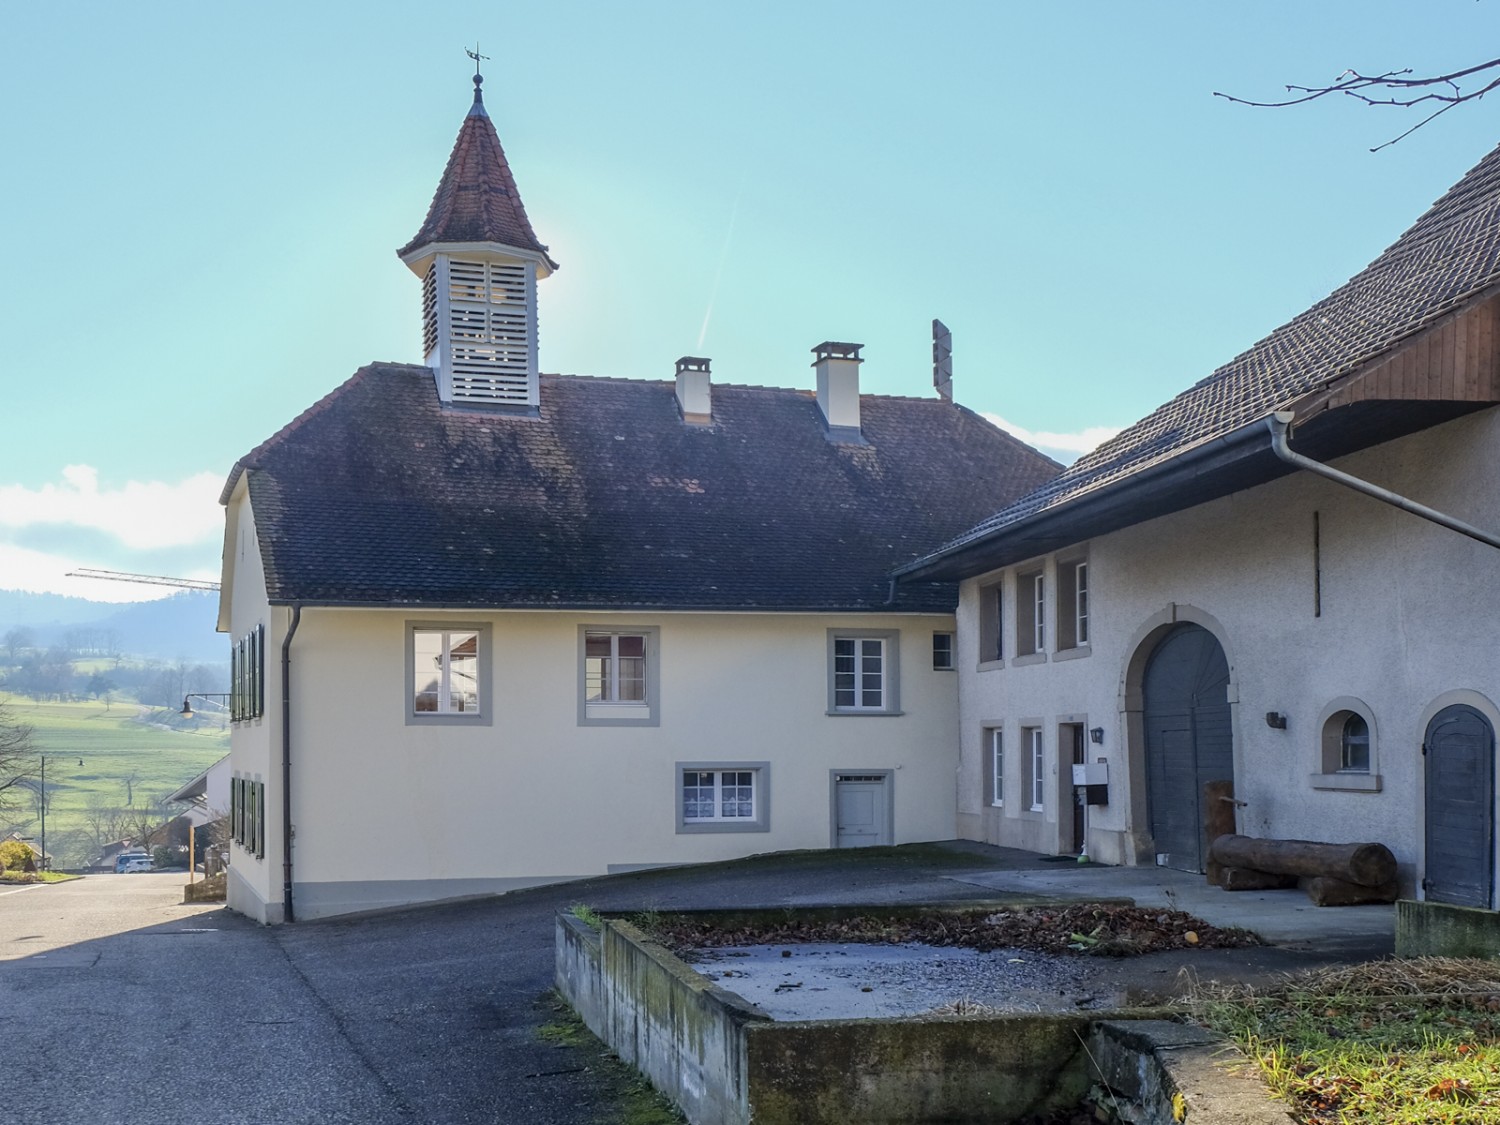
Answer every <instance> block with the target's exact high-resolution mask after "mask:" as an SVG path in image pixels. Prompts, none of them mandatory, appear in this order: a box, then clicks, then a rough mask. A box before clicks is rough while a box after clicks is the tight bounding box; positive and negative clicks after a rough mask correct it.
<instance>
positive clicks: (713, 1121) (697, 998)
mask: <svg viewBox="0 0 1500 1125" xmlns="http://www.w3.org/2000/svg"><path fill="white" fill-rule="evenodd" d="M556 957H557V960H556V970H557V987H558V989H559V991H561V992H562V994H563V995H564V996H565V997H566V998H567V1001H568V1003H570V1004H572V1005H573V1007H574V1009H575V1010H576V1011H577V1012H578V1014H579V1016H580V1017H581V1018H582V1019H583V1022H584V1023H585V1024H586V1025H587V1026H588V1028H589V1030H590V1031H592V1032H593V1033H594V1034H595V1035H597V1036H598V1037H599V1038H600V1039H602V1040H604V1042H606V1043H608V1044H609V1045H610V1046H611V1047H612V1048H614V1050H615V1051H616V1052H617V1053H618V1054H619V1056H620V1058H622V1059H623V1060H625V1061H626V1062H627V1063H630V1064H631V1065H632V1066H634V1067H635V1068H636V1069H637V1070H639V1071H641V1073H643V1074H645V1075H646V1077H648V1078H649V1079H651V1082H652V1084H653V1085H655V1086H656V1088H657V1089H658V1090H661V1091H662V1092H663V1093H665V1094H666V1095H667V1096H668V1097H669V1098H671V1099H672V1101H674V1102H675V1103H677V1105H678V1106H679V1107H680V1108H681V1109H682V1111H683V1113H685V1114H686V1115H687V1118H688V1120H689V1121H691V1122H693V1125H746V1123H748V1122H749V1120H750V1099H749V1096H748V1095H749V1091H748V1089H747V1087H746V1083H745V1035H744V1028H745V1026H746V1025H747V1024H749V1023H752V1022H755V1021H761V1022H766V1023H769V1021H770V1017H769V1016H767V1015H766V1013H765V1012H763V1011H761V1010H760V1009H759V1008H757V1007H755V1006H754V1005H752V1004H748V1003H746V1002H745V1001H744V1000H743V999H741V998H740V997H738V996H736V995H735V994H734V993H732V992H728V991H726V990H725V989H722V988H720V987H718V986H717V985H715V984H713V983H712V982H711V981H709V980H708V979H707V978H706V977H704V976H703V975H702V974H700V973H698V972H696V971H694V970H693V969H692V967H691V966H689V965H686V964H684V963H683V962H682V961H680V960H679V959H678V958H677V957H675V956H673V955H672V953H670V952H669V951H668V950H667V949H665V948H664V947H663V946H661V945H660V944H658V943H657V942H654V941H652V940H650V939H649V938H648V937H646V935H645V934H643V933H641V931H640V930H639V929H637V928H636V927H635V926H632V925H631V924H630V923H629V922H623V921H620V920H617V919H606V920H605V921H604V923H603V925H602V928H601V930H600V931H599V932H597V933H596V932H595V931H594V930H592V929H591V928H590V927H588V926H587V925H585V924H584V923H582V922H580V921H578V919H576V918H573V917H571V916H567V915H560V916H559V917H558V924H557V953H556Z"/></svg>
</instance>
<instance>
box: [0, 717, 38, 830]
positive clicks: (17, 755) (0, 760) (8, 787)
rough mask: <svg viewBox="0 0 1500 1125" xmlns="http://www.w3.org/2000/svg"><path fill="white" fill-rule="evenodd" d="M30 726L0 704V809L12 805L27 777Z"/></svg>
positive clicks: (28, 772)
mask: <svg viewBox="0 0 1500 1125" xmlns="http://www.w3.org/2000/svg"><path fill="white" fill-rule="evenodd" d="M31 755H32V747H31V728H30V727H29V726H27V725H26V724H25V723H23V722H21V721H20V720H19V719H16V718H13V717H12V716H11V714H10V712H9V711H7V710H6V709H5V707H4V706H0V810H8V809H12V808H15V807H16V805H17V804H18V803H19V802H18V800H17V798H18V796H19V795H20V793H21V787H22V786H23V784H24V783H26V782H28V781H30V779H31V773H32V765H31Z"/></svg>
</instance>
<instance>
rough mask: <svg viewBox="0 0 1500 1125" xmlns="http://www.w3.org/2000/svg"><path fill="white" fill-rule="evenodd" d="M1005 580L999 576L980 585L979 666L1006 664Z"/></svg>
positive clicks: (991, 666)
mask: <svg viewBox="0 0 1500 1125" xmlns="http://www.w3.org/2000/svg"><path fill="white" fill-rule="evenodd" d="M1007 647H1008V646H1007V644H1006V639H1005V581H1004V576H1003V575H1002V576H1001V577H999V578H995V579H992V580H990V581H987V582H984V583H982V584H981V585H980V587H979V666H980V668H1003V667H1004V666H1005V650H1006V648H1007Z"/></svg>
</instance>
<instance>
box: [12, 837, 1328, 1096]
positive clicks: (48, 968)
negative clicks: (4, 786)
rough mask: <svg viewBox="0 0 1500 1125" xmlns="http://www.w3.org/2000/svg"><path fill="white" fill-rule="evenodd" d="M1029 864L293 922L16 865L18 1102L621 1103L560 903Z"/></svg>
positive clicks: (610, 889) (1256, 963)
mask: <svg viewBox="0 0 1500 1125" xmlns="http://www.w3.org/2000/svg"><path fill="white" fill-rule="evenodd" d="M1027 866H1033V867H1040V864H1039V863H1037V862H1035V861H1034V857H1025V856H1023V855H1022V854H1021V853H1015V852H1004V851H1002V849H996V848H986V847H984V846H982V845H953V846H950V847H941V846H928V847H921V846H919V847H916V848H908V849H894V850H892V849H878V850H874V851H872V852H866V853H861V854H859V855H857V856H854V855H851V853H849V852H842V853H834V852H823V853H793V854H792V855H790V856H778V857H763V858H760V859H751V860H745V861H740V862H738V863H733V864H715V865H710V866H706V867H699V868H679V869H675V870H665V871H651V872H637V873H634V874H631V875H625V876H614V877H611V878H603V879H595V880H590V881H587V882H581V883H569V884H565V885H563V886H560V887H552V888H538V889H535V890H531V891H524V892H519V893H516V894H511V895H506V896H503V897H500V898H490V899H483V900H477V901H473V902H467V903H457V904H452V905H448V906H440V907H430V908H425V909H418V910H409V911H404V912H400V913H390V914H384V915H379V916H372V917H366V918H360V919H352V920H348V921H336V922H316V923H299V924H297V925H294V926H281V927H273V928H268V927H261V926H257V925H254V924H253V923H251V922H248V921H246V920H245V919H243V918H241V917H239V916H238V915H234V914H230V913H229V912H227V911H225V910H223V909H222V908H219V907H214V906H184V905H182V904H181V902H180V899H181V893H182V891H181V886H182V882H183V876H182V875H181V874H151V875H97V876H90V877H88V878H86V879H82V880H78V881H75V882H70V883H64V884H57V885H52V886H39V887H33V888H26V889H22V890H13V889H11V888H8V887H5V888H0V1028H3V1029H4V1036H3V1039H0V1042H3V1043H4V1053H5V1060H6V1062H5V1066H4V1068H3V1070H0V1112H3V1113H4V1114H5V1116H6V1118H7V1120H8V1121H10V1122H14V1123H16V1125H53V1123H56V1125H113V1123H119V1125H137V1123H140V1125H145V1123H148V1122H149V1123H151V1125H175V1123H178V1122H182V1123H188V1122H192V1123H194V1125H203V1123H208V1125H238V1123H242V1122H243V1123H256V1125H260V1123H266V1122H276V1123H278V1125H281V1123H293V1122H307V1123H314V1122H316V1123H319V1125H323V1123H338V1122H357V1123H360V1125H384V1123H386V1122H424V1123H425V1122H432V1123H442V1125H448V1123H470V1122H476V1123H477V1122H484V1123H490V1122H498V1123H507V1125H509V1123H516V1125H602V1123H608V1122H613V1121H616V1120H618V1119H619V1116H620V1113H621V1109H622V1106H623V1105H624V1104H625V1103H624V1099H625V1097H626V1094H625V1090H626V1086H627V1084H628V1076H627V1075H626V1074H625V1073H624V1071H623V1069H622V1068H621V1067H620V1066H619V1065H618V1064H617V1063H615V1064H611V1063H609V1062H608V1061H607V1060H606V1059H605V1058H604V1056H603V1053H602V1052H601V1051H600V1050H599V1048H598V1047H597V1044H594V1043H592V1041H591V1042H589V1043H585V1044H583V1045H581V1046H561V1047H560V1046H556V1045H554V1044H553V1043H551V1042H549V1041H547V1040H545V1039H544V1038H543V1037H541V1036H540V1035H539V1034H538V1031H539V1029H541V1028H542V1027H543V1026H544V1025H547V1024H549V1023H552V1022H553V1021H555V1020H556V1019H557V1018H558V1011H557V1010H556V1008H555V1007H554V1005H553V1002H552V1000H551V997H550V990H551V987H552V942H553V918H554V915H555V913H556V912H557V911H558V910H560V909H565V908H566V907H567V906H569V905H570V904H572V903H576V902H585V903H588V904H589V905H591V906H594V907H596V908H599V909H603V910H653V909H662V910H665V909H672V908H683V907H731V906H744V907H750V906H784V905H799V904H813V903H879V902H924V901H955V900H959V899H991V900H992V899H995V898H996V897H1004V896H997V893H996V891H995V890H994V889H993V888H992V887H985V886H979V885H976V884H974V883H968V882H962V881H959V880H958V879H956V878H954V877H955V876H957V877H962V876H965V875H967V874H968V873H970V872H972V871H974V870H976V869H983V870H994V869H995V868H997V867H1006V868H1011V869H1016V868H1020V867H1027ZM1196 957H1197V960H1198V964H1199V965H1200V966H1201V967H1203V968H1207V967H1208V965H1209V963H1210V962H1209V961H1207V960H1205V959H1204V955H1203V954H1199V955H1196ZM1236 958H1240V959H1243V960H1244V966H1243V967H1244V968H1246V969H1247V970H1248V969H1251V968H1252V967H1253V968H1254V969H1255V970H1257V971H1260V972H1269V971H1272V970H1275V969H1279V968H1292V967H1296V965H1297V964H1300V963H1303V962H1304V961H1305V960H1306V958H1307V955H1305V954H1287V955H1283V954H1282V953H1281V952H1280V951H1275V950H1260V951H1254V954H1253V957H1252V956H1251V954H1250V953H1248V952H1247V951H1221V957H1219V958H1215V959H1214V963H1215V964H1216V965H1218V966H1220V967H1233V966H1234V965H1236V964H1238V962H1237V961H1236ZM1288 958H1290V959H1288ZM1085 960H1086V961H1092V962H1095V963H1097V962H1098V961H1100V960H1101V959H1097V958H1095V959H1085ZM1135 961H1136V962H1141V964H1140V965H1139V971H1140V972H1142V973H1152V974H1156V977H1157V979H1159V978H1160V977H1161V976H1162V975H1164V974H1166V973H1167V972H1168V971H1170V972H1171V973H1174V974H1175V971H1176V966H1175V964H1173V965H1168V964H1167V963H1166V962H1162V963H1158V964H1155V965H1154V966H1153V965H1150V964H1147V963H1146V962H1147V959H1144V958H1139V959H1135ZM1252 961H1253V965H1252V963H1251V962H1252ZM1131 963H1133V962H1127V963H1126V964H1131ZM1119 965H1120V963H1118V962H1115V963H1112V967H1111V969H1110V971H1111V972H1118V967H1119ZM1099 968H1100V969H1103V968H1104V966H1102V965H1101V966H1099ZM1080 971H1081V972H1084V971H1091V970H1090V969H1088V968H1087V967H1086V966H1085V965H1083V964H1081V965H1080Z"/></svg>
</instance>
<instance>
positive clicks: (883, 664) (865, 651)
mask: <svg viewBox="0 0 1500 1125" xmlns="http://www.w3.org/2000/svg"><path fill="white" fill-rule="evenodd" d="M480 82H481V79H480V78H479V77H478V76H477V75H476V77H475V90H474V101H473V108H472V109H471V110H470V112H469V114H468V116H467V117H466V118H465V120H464V122H463V125H462V127H461V129H460V131H459V134H458V139H457V142H456V143H455V145H454V148H453V153H452V156H451V158H450V160H449V162H448V165H447V167H446V169H445V170H444V171H443V173H442V176H441V179H440V182H439V185H438V188H437V192H436V194H435V196H434V198H433V201H432V205H431V208H430V210H429V211H428V214H427V217H426V220H425V221H424V222H423V223H422V225H421V228H420V230H419V231H418V233H417V235H416V236H415V237H414V238H413V239H412V240H411V241H410V242H409V243H408V244H407V245H406V246H405V247H403V248H402V250H401V251H400V252H399V253H400V258H401V260H402V261H403V262H404V263H405V264H406V265H407V266H408V267H409V268H410V269H411V270H412V271H413V273H414V274H415V275H416V276H417V278H418V279H420V289H419V290H418V289H417V288H416V287H414V291H413V292H414V297H415V296H416V295H417V294H418V293H420V302H421V305H420V308H421V316H420V318H418V317H417V316H416V315H414V316H413V327H414V329H415V328H416V327H417V324H418V323H419V322H420V326H421V329H422V334H423V335H422V338H423V349H424V355H423V360H422V362H421V363H414V364H398V363H375V364H371V365H369V366H367V367H365V368H363V369H361V370H360V371H358V372H356V373H355V374H354V375H353V377H351V378H350V379H349V380H348V381H347V382H345V383H343V384H342V385H340V386H338V387H337V388H336V389H334V390H333V391H332V392H331V393H329V394H328V395H327V396H326V397H324V398H323V399H321V400H320V401H318V402H317V403H315V404H314V405H312V406H311V407H309V408H308V409H307V410H306V411H305V412H303V413H302V414H301V415H300V416H299V417H297V418H295V419H294V420H292V421H291V422H290V423H288V424H287V425H286V426H285V427H284V428H283V429H281V430H280V431H279V432H278V433H276V434H274V435H272V436H271V437H269V438H268V439H267V440H266V441H264V442H263V443H262V444H260V445H259V446H257V447H256V448H255V449H253V450H252V451H250V452H249V453H247V454H246V455H245V456H243V457H241V458H240V459H239V460H238V461H237V462H236V463H235V465H234V467H233V470H232V471H231V473H230V475H229V478H228V481H227V483H226V485H225V487H224V491H223V495H222V501H223V503H224V504H225V507H226V531H225V546H224V568H223V583H222V591H223V592H222V596H221V608H220V618H219V627H220V629H221V630H223V631H225V632H227V633H229V634H230V635H231V637H232V638H233V644H234V652H235V661H234V698H233V701H232V702H233V711H234V718H235V722H234V723H233V727H232V730H233V733H232V751H231V767H232V775H233V777H232V783H231V784H232V800H231V804H232V806H233V813H232V826H233V832H234V837H235V844H234V846H233V849H232V859H231V871H230V878H229V886H228V895H229V904H230V906H231V907H233V908H234V909H236V910H239V911H241V912H243V913H245V914H247V915H249V916H251V917H254V918H257V919H259V920H261V921H264V922H280V921H288V920H292V919H294V918H315V917H321V916H329V915H335V914H341V913H349V912H353V911H361V910H368V909H375V908H382V907H390V906H397V905H403V904H407V903H416V902H424V901H434V900H439V899H447V898H454V897H459V896H464V895H472V894H478V893H488V892H495V891H502V890H507V889H513V888H519V887H525V886H530V885H536V884H541V883H548V882H556V881H561V880H565V879H571V878H578V877H582V876H588V875H596V874H602V873H605V872H609V871H621V870H629V869H632V868H636V867H642V866H653V865H663V864H673V863H685V862H697V861H704V860H714V859H725V858H732V857H737V856H743V855H747V854H751V853H755V852H766V851H775V850H781V849H789V848H824V847H836V846H854V845H862V844H878V843H903V842H907V841H915V840H927V839H946V838H950V837H952V835H953V822H954V799H955V794H954V782H953V778H954V771H955V768H956V767H957V765H958V761H959V757H958V754H959V745H960V737H959V734H960V729H959V721H958V697H957V691H958V676H957V674H956V672H955V668H954V659H953V658H954V651H955V650H954V645H953V638H954V630H955V616H954V609H955V606H956V601H957V585H956V583H955V582H954V581H953V580H952V579H950V578H943V579H938V580H934V581H926V580H920V581H909V582H904V583H902V584H900V585H894V584H893V583H892V581H891V572H892V570H893V569H894V568H895V567H897V566H900V565H902V564H907V563H910V562H912V561H913V560H915V559H917V558H919V557H920V556H923V555H925V554H927V553H929V552H931V551H933V550H935V549H936V548H938V547H939V546H940V545H941V544H943V543H944V542H947V541H949V540H951V539H953V538H954V537H955V536H957V535H959V534H960V533H962V532H963V531H964V529H966V528H969V527H971V526H973V525H975V524H977V523H979V522H980V521H982V520H984V519H986V518H988V517H989V516H991V515H992V514H993V513H994V512H996V511H998V510H1001V509H1003V508H1005V507H1007V506H1008V505H1009V504H1011V503H1012V502H1013V501H1014V500H1016V499H1017V498H1018V497H1020V496H1022V495H1025V494H1027V493H1030V492H1032V491H1033V490H1034V489H1035V488H1037V487H1038V486H1040V485H1042V484H1044V483H1045V482H1046V481H1049V480H1051V479H1052V478H1053V477H1054V476H1056V474H1057V473H1058V472H1059V469H1060V467H1059V466H1058V465H1057V464H1056V463H1054V462H1052V461H1051V460H1050V459H1048V458H1046V457H1044V456H1043V455H1041V454H1040V453H1038V452H1036V451H1035V450H1033V449H1031V448H1030V447H1028V446H1026V445H1024V444H1022V443H1021V442H1019V441H1017V440H1015V439H1014V438H1012V437H1010V436H1009V435H1007V434H1005V433H1003V432H1001V431H1000V430H998V429H996V428H995V427H994V426H992V425H991V424H990V423H988V422H986V421H985V420H984V419H982V418H980V417H979V416H978V415H977V414H975V413H973V412H972V411H970V410H967V409H965V408H964V407H962V406H960V405H958V404H956V403H955V402H953V401H951V399H950V397H949V395H948V393H947V388H946V386H944V387H942V388H940V393H939V394H938V395H937V396H935V397H930V398H917V397H912V398H904V397H889V396H877V395H868V394H861V393H860V389H859V371H860V366H861V363H862V362H863V358H864V357H863V356H862V355H861V349H860V345H858V344H851V343H844V342H837V341H828V342H824V343H821V344H818V345H817V346H816V347H815V348H813V349H812V350H813V355H814V362H813V365H812V366H813V370H814V373H813V380H812V382H813V387H812V388H810V389H783V388H778V387H769V386H731V385H715V384H714V383H713V381H712V376H711V364H710V361H709V360H708V359H706V358H702V357H692V356H685V357H683V358H681V359H679V360H678V361H677V362H676V364H675V366H674V367H670V368H667V367H666V363H664V368H666V370H664V375H667V374H669V375H670V377H668V378H663V379H661V380H626V379H617V378H608V377H583V376H565V375H552V374H544V373H542V371H541V367H540V362H539V359H540V357H539V355H538V349H537V310H538V300H537V291H538V285H539V283H540V282H544V281H545V280H546V278H547V277H548V275H549V274H550V273H552V272H553V271H554V270H555V269H557V268H558V266H557V263H556V262H555V261H554V260H553V258H552V256H551V251H550V250H549V249H548V247H547V246H546V245H544V244H543V243H542V242H540V241H539V240H538V238H537V235H536V233H535V232H534V231H533V229H532V226H531V223H530V221H529V219H528V218H527V215H526V211H525V209H524V207H523V206H522V203H521V197H520V193H519V191H518V190H517V187H516V182H515V179H514V177H513V176H512V173H511V169H510V167H509V164H508V163H507V160H506V157H505V154H504V152H503V150H502V148H501V145H500V141H499V138H498V136H497V134H496V131H495V128H494V126H493V124H492V123H491V120H490V118H489V116H488V114H487V112H486V109H485V106H484V103H483V99H482V96H481V92H480V89H481V88H480ZM415 304H416V301H415V300H414V306H415ZM414 335H415V332H414ZM766 375H767V377H768V381H769V380H771V379H772V378H773V377H774V375H773V373H766ZM401 826H407V827H405V828H402V827H401Z"/></svg>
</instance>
